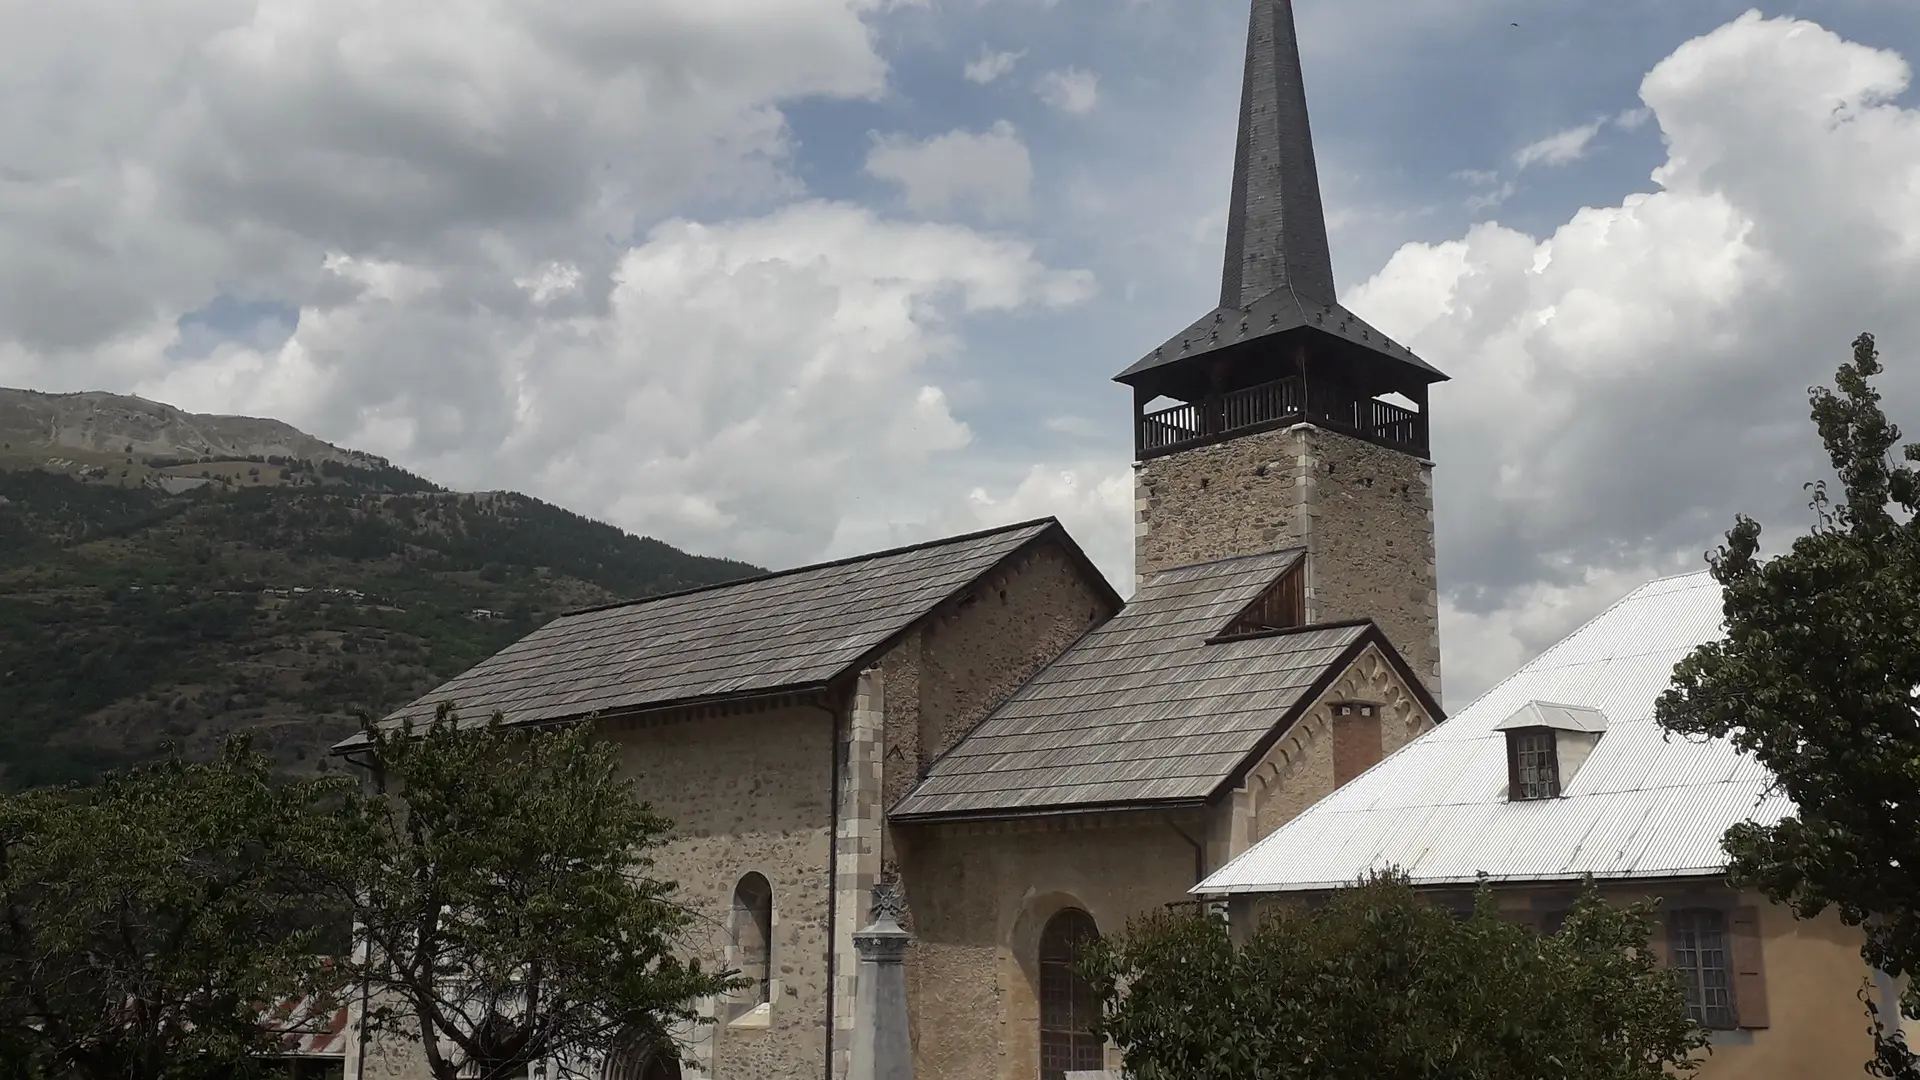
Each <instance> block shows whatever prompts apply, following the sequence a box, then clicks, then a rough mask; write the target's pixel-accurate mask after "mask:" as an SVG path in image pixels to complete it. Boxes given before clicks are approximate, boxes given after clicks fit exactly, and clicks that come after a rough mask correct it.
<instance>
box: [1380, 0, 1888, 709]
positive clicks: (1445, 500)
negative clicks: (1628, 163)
mask: <svg viewBox="0 0 1920 1080" xmlns="http://www.w3.org/2000/svg"><path fill="white" fill-rule="evenodd" d="M1908 80H1909V70H1908V67H1907V64H1906V63H1905V62H1904V61H1903V60H1902V59H1901V57H1899V56H1898V55H1896V54H1894V53H1892V52H1889V51H1885V50H1877V49H1873V48H1869V47H1867V46H1864V45H1860V44H1856V43H1852V42H1848V41H1845V40H1843V39H1841V38H1840V37H1839V36H1838V35H1835V34H1833V33H1831V32H1829V31H1827V30H1825V29H1822V28H1821V27H1819V26H1816V25H1814V24H1812V23H1809V22H1805V21H1801V20H1796V19H1785V18H1782V19H1768V18H1763V17H1761V16H1760V15H1758V14H1757V13H1756V14H1748V15H1746V16H1743V17H1741V18H1739V19H1737V20H1735V21H1733V22H1732V23H1729V24H1727V25H1725V26H1723V27H1721V28H1719V29H1717V30H1715V31H1713V32H1712V33H1709V34H1706V35H1704V36H1702V37H1700V38H1697V39H1695V40H1692V41H1689V42H1687V43H1685V44H1684V45H1682V46H1681V47H1680V48H1679V49H1677V50H1676V51H1675V52H1674V53H1673V54H1672V55H1671V56H1670V57H1668V58H1667V59H1666V60H1664V61H1662V62H1661V63H1660V64H1659V65H1657V66H1656V67H1655V68H1654V69H1653V70H1652V71H1651V72H1650V73H1649V74H1648V75H1647V76H1646V78H1645V80H1644V81H1643V83H1642V86H1641V97H1642V100H1643V101H1644V103H1645V105H1646V107H1647V109H1648V110H1649V111H1650V113H1651V118H1652V121H1653V122H1657V123H1658V124H1659V126H1660V130H1661V133H1662V134H1663V136H1664V137H1665V140H1666V142H1667V144H1668V148H1669V150H1668V158H1667V161H1666V162H1665V163H1664V164H1663V165H1661V167H1660V168H1659V169H1658V170H1656V171H1655V173H1654V174H1653V177H1652V179H1653V181H1654V185H1653V190H1651V191H1649V192H1644V193H1640V194H1635V195H1632V196H1629V197H1627V198H1626V199H1624V200H1623V201H1622V202H1621V203H1620V204H1619V205H1617V206H1606V207H1590V208H1586V209H1582V210H1581V211H1579V212H1578V213H1576V214H1575V215H1574V216H1573V217H1572V218H1571V219H1570V220H1569V221H1567V222H1566V223H1565V224H1564V225H1561V226H1560V227H1559V228H1558V229H1556V230H1555V231H1553V232H1552V233H1551V234H1550V235H1547V236H1543V237H1536V236H1531V235H1527V234H1524V233H1521V232H1519V231H1516V230H1514V229H1511V228H1507V227H1504V226H1501V225H1498V224H1493V223H1484V224H1481V225H1478V226H1475V227H1474V228H1473V229H1472V230H1471V231H1469V232H1468V233H1467V234H1466V235H1465V236H1463V237H1461V238H1459V239H1457V240H1451V241H1448V242H1445V243H1438V244H1410V245H1407V246H1406V247H1404V248H1402V249H1401V250H1400V251H1399V252H1398V253H1397V254H1396V255H1395V256H1394V257H1393V258H1392V259H1391V261H1390V262H1389V263H1388V264H1387V266H1386V267H1385V268H1384V269H1382V270H1381V271H1380V272H1379V273H1378V274H1377V275H1375V276H1374V277H1373V278H1372V279H1370V280H1368V281H1367V282H1365V283H1364V284H1362V285H1361V286H1360V287H1358V288H1357V289H1355V290H1353V292H1352V294H1351V296H1350V297H1349V301H1350V304H1351V306H1353V307H1354V308H1355V309H1356V310H1358V311H1360V312H1362V313H1363V314H1365V315H1366V316H1367V317H1368V318H1369V319H1370V320H1372V321H1375V322H1376V323H1377V324H1378V325H1379V326H1380V327H1381V328H1382V329H1383V330H1386V331H1387V332H1388V333H1390V334H1394V335H1395V336H1397V337H1399V338H1400V339H1401V340H1403V341H1407V342H1409V343H1410V344H1411V345H1413V346H1414V347H1415V348H1417V349H1418V350H1420V352H1421V353H1422V355H1425V356H1427V357H1429V358H1433V359H1435V360H1436V361H1437V362H1440V363H1441V365H1442V366H1443V367H1445V368H1447V369H1449V374H1451V375H1452V376H1453V377H1454V379H1455V382H1453V383H1451V384H1449V385H1445V386H1442V387H1440V388H1438V389H1437V390H1436V392H1435V400H1434V411H1435V424H1436V433H1435V449H1434V454H1435V458H1436V460H1438V461H1439V463H1440V467H1439V469H1438V472H1437V482H1438V485H1439V488H1438V491H1437V496H1436V497H1437V500H1438V516H1439V527H1440V530H1441V571H1442V575H1443V578H1444V580H1443V587H1444V588H1445V590H1446V592H1447V597H1448V599H1447V611H1446V613H1445V614H1446V618H1445V620H1444V629H1443V638H1444V649H1445V655H1446V667H1447V669H1448V673H1449V682H1450V687H1449V697H1450V698H1451V699H1454V701H1455V703H1456V704H1458V703H1459V702H1460V701H1461V700H1464V699H1462V698H1458V697H1456V696H1455V695H1457V694H1462V693H1471V692H1472V691H1475V690H1478V689H1480V688H1484V686H1486V685H1487V683H1488V682H1489V681H1491V680H1492V679H1493V678H1495V677H1497V676H1498V675H1500V674H1504V672H1505V671H1506V670H1508V669H1510V668H1511V666H1512V665H1513V664H1514V663H1515V662H1518V661H1519V660H1522V659H1525V657H1526V656H1529V655H1531V654H1532V652H1534V651H1536V650H1537V649H1538V647H1539V646H1541V645H1543V644H1545V643H1547V642H1549V641H1551V640H1553V639H1554V638H1556V637H1558V636H1559V635H1560V634H1562V633H1564V632H1565V631H1566V630H1568V629H1570V628H1571V627H1572V625H1574V624H1575V623H1577V622H1578V621H1580V620H1581V619H1583V618H1585V617H1586V616H1588V615H1591V614H1592V613H1593V612H1594V611H1595V610H1597V608H1598V607H1599V606H1600V605H1601V604H1602V603H1603V602H1605V601H1607V600H1610V599H1612V598H1615V597H1617V596H1619V595H1620V594H1621V593H1622V592H1624V591H1625V590H1626V588H1628V587H1629V586H1631V585H1632V584H1634V583H1636V582H1638V581H1641V580H1644V579H1645V578H1647V577H1650V576H1653V575H1655V574H1659V573H1668V572H1675V571H1681V570H1690V569H1698V568H1699V567H1700V566H1701V562H1700V556H1701V553H1702V552H1703V551H1704V550H1705V549H1707V548H1708V547H1709V546H1711V545H1712V544H1713V543H1714V542H1716V541H1717V540H1718V538H1719V534H1720V533H1721V532H1722V531H1723V530H1724V529H1725V527H1726V526H1727V525H1728V524H1730V522H1731V518H1732V515H1733V514H1734V513H1735V512H1736V511H1744V512H1747V513H1751V514H1754V515H1756V516H1758V517H1759V518H1760V519H1761V521H1762V522H1763V523H1765V524H1767V525H1768V526H1770V527H1771V528H1772V529H1774V530H1775V531H1776V533H1786V534H1791V533H1793V532H1795V531H1797V530H1798V529H1800V528H1803V527H1804V526H1805V525H1806V524H1808V515H1807V512H1806V509H1805V507H1804V505H1803V502H1804V500H1803V499H1802V495H1801V491H1800V484H1801V482H1802V481H1804V480H1808V479H1812V478H1814V477H1816V476H1819V475H1823V474H1824V472H1825V469H1826V465H1825V461H1824V458H1823V455H1822V454H1821V453H1820V450H1819V446H1818V443H1817V441H1816V439H1815V436H1814V433H1813V430H1812V427H1811V425H1810V424H1809V422H1808V420H1807V405H1806V398H1805V388H1806V387H1807V386H1808V385H1810V384H1813V383H1818V382H1825V381H1828V380H1830V379H1831V378H1832V375H1833V370H1834V368H1836V367H1837V366H1838V365H1839V364H1840V363H1841V362H1842V361H1844V360H1845V359H1846V357H1847V355H1848V344H1849V342H1850V340H1851V339H1852V337H1853V335H1854V334H1855V333H1857V332H1858V331H1860V330H1868V329H1870V330H1873V331H1875V332H1877V333H1878V334H1879V335H1881V339H1882V342H1883V346H1884V347H1885V348H1886V350H1887V351H1888V353H1889V355H1890V357H1891V358H1892V363H1891V366H1892V368H1893V370H1892V371H1891V372H1889V374H1888V376H1887V377H1886V379H1885V380H1884V389H1885V390H1886V393H1887V400H1888V404H1889V407H1890V408H1891V409H1892V410H1893V411H1894V412H1895V414H1896V418H1899V414H1901V413H1903V412H1904V413H1905V417H1904V418H1905V419H1906V420H1907V421H1908V424H1909V426H1912V425H1913V423H1915V421H1916V414H1920V367H1916V366H1915V365H1913V364H1910V363H1905V362H1903V361H1902V360H1900V359H1899V357H1901V356H1903V355H1904V356H1913V355H1915V354H1916V350H1920V314H1916V312H1915V309H1914V308H1913V306H1912V305H1911V303H1910V300H1909V298H1910V297H1911V296H1912V295H1913V294H1914V292H1915V291H1916V290H1917V289H1920V111H1916V110H1914V109H1909V108H1903V107H1901V106H1900V105H1899V104H1898V103H1897V100H1896V99H1897V98H1898V97H1899V95H1900V94H1901V93H1902V92H1903V91H1904V90H1905V89H1906V87H1907V85H1908ZM1776 542H1778V541H1777V540H1776Z"/></svg>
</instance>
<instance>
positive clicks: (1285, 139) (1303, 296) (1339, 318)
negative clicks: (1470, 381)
mask: <svg viewBox="0 0 1920 1080" xmlns="http://www.w3.org/2000/svg"><path fill="white" fill-rule="evenodd" d="M1303 327H1305V328H1308V329H1310V330H1315V331H1320V332H1324V333H1327V334H1330V335H1332V336H1334V337H1338V338H1342V339H1345V340H1346V341H1348V342H1351V343H1352V344H1354V345H1357V346H1359V347H1361V348H1363V349H1367V350H1370V351H1372V352H1375V353H1378V354H1380V355H1381V356H1384V357H1386V358H1388V359H1390V360H1394V361H1397V362H1398V363H1399V364H1400V365H1403V366H1404V368H1405V369H1409V370H1411V371H1412V372H1413V373H1414V374H1415V375H1416V377H1417V378H1419V379H1420V380H1421V381H1422V382H1438V381H1441V380H1444V379H1445V378H1446V376H1445V375H1443V374H1441V373H1440V371H1439V370H1438V369H1436V368H1434V367H1433V366H1432V365H1431V364H1428V363H1427V362H1426V361H1424V360H1422V359H1420V358H1419V357H1418V356H1415V355H1414V354H1413V352H1412V351H1410V350H1409V349H1407V347H1406V346H1404V345H1398V344H1396V343H1394V342H1392V341H1390V340H1388V338H1387V336H1386V335H1385V334H1382V333H1381V332H1380V331H1378V330H1375V329H1374V328H1373V327H1371V326H1368V325H1367V324H1366V323H1365V322H1363V321H1361V320H1360V319H1359V318H1358V317H1356V316H1355V315H1354V314H1353V313H1352V312H1350V311H1348V310H1347V309H1346V308H1344V307H1341V306H1340V302H1339V299H1338V298H1337V297H1336V296H1335V293H1334V285H1333V254H1332V251H1331V249H1330V247H1329V245H1328V243H1327V219H1326V212H1325V210H1324V208H1323V207H1322V205H1321V201H1320V172H1319V166H1318V165H1317V164H1316V163H1315V161H1314V152H1313V130H1312V125H1311V123H1310V122H1309V120H1308V115H1307V88H1306V79H1305V77H1304V76H1303V75H1302V73H1301V70H1300V44H1299V40H1298V36H1297V34H1296V32H1295V29H1294V18H1293V4H1292V2H1291V0H1252V8H1251V11H1250V12H1249V15H1248V20H1247V55H1246V67H1245V69H1244V72H1243V76H1242V82H1241V87H1240V126H1239V136H1238V140H1237V142H1236V145H1235V151H1234V160H1233V190H1232V195H1231V197H1230V200H1229V202H1228V210H1227V243H1226V253H1225V259H1224V262H1223V265H1222V267H1221V274H1220V306H1219V307H1218V308H1216V309H1214V310H1213V311H1210V312H1208V313H1207V314H1206V315H1204V316H1202V317H1201V318H1200V320H1199V321H1198V322H1196V323H1194V324H1193V325H1192V326H1190V327H1188V328H1187V329H1186V330H1184V331H1182V332H1180V333H1178V334H1175V335H1174V336H1173V337H1171V338H1168V339H1167V341H1166V343H1165V344H1163V345H1161V346H1160V347H1159V348H1157V349H1155V350H1153V352H1151V353H1148V354H1147V355H1146V356H1145V357H1142V358H1141V359H1140V361H1139V362H1137V363H1135V364H1134V365H1133V366H1132V367H1129V368H1127V370H1125V371H1123V372H1121V373H1120V374H1119V375H1116V376H1115V377H1114V378H1115V380H1116V381H1118V382H1129V381H1131V380H1133V379H1134V378H1135V377H1137V376H1139V375H1140V374H1142V373H1143V372H1147V371H1151V370H1153V369H1154V368H1158V367H1161V366H1163V365H1166V364H1172V363H1176V362H1178V361H1180V360H1182V359H1185V358H1187V357H1191V356H1198V355H1200V354H1202V353H1206V352H1211V351H1213V350H1215V349H1223V348H1227V347H1228V346H1231V345H1235V344H1238V343H1240V342H1244V341H1251V340H1254V339H1255V338H1260V337H1266V336H1268V335H1272V334H1279V333H1283V332H1285V331H1288V330H1298V329H1301V328H1303Z"/></svg>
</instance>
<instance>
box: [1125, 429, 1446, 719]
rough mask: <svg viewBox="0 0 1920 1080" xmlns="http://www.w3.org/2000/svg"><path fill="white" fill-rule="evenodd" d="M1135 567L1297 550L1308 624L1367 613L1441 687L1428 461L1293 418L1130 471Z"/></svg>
mask: <svg viewBox="0 0 1920 1080" xmlns="http://www.w3.org/2000/svg"><path fill="white" fill-rule="evenodd" d="M1134 481H1135V492H1134V572H1135V574H1136V575H1139V576H1145V575H1148V574H1152V573H1155V572H1157V571H1160V570H1165V569H1169V568H1171V567H1175V566H1188V565H1192V564H1194V563H1202V562H1211V561H1213V560H1216V559H1225V558H1232V557H1234V556H1239V555H1253V554H1258V553H1261V552H1266V551H1274V550H1277V549H1279V548H1286V547H1304V548H1306V549H1307V614H1308V618H1309V619H1310V620H1311V621H1313V622H1322V623H1324V622H1339V621H1342V620H1346V619H1358V618H1372V619H1373V620H1374V621H1376V622H1378V623H1379V624H1380V627H1381V629H1382V630H1384V631H1386V634H1387V638H1388V640H1390V641H1392V642H1393V644H1394V647H1395V648H1396V649H1398V650H1399V651H1400V654H1401V655H1402V656H1403V657H1405V658H1406V661H1407V663H1408V665H1409V666H1411V667H1412V668H1413V670H1414V671H1415V672H1416V673H1417V674H1418V675H1419V676H1420V677H1421V679H1422V680H1423V681H1424V682H1425V683H1426V684H1427V689H1428V691H1429V692H1431V693H1432V694H1434V696H1436V697H1438V696H1439V694H1440V595H1439V591H1438V589H1439V582H1438V575H1437V572H1436V568H1435V562H1434V543H1433V463H1432V462H1429V461H1424V460H1421V459H1419V458H1416V457H1413V456H1411V455H1408V454H1404V453H1401V452H1399V451H1396V450H1389V449H1386V448H1384V447H1379V446H1375V445H1373V444H1372V443H1368V442H1363V441H1361V440H1359V439H1354V438H1350V437H1348V436H1346V435H1341V434H1339V433H1337V432H1332V431H1327V430H1324V429H1322V428H1317V427H1314V426H1313V425H1311V424H1296V425H1294V426H1293V427H1290V428H1285V429H1282V430H1279V431H1269V432H1263V433H1260V434H1255V435H1246V436H1241V437H1239V438H1234V439H1229V440H1227V441H1225V442H1220V443H1215V444H1213V445H1211V446H1203V447H1197V448H1195V449H1192V450H1183V451H1179V452H1176V453H1172V454H1167V455H1165V456H1164V457H1157V458H1152V459H1150V460H1148V461H1144V462H1141V463H1140V464H1139V465H1137V466H1135V478H1134Z"/></svg>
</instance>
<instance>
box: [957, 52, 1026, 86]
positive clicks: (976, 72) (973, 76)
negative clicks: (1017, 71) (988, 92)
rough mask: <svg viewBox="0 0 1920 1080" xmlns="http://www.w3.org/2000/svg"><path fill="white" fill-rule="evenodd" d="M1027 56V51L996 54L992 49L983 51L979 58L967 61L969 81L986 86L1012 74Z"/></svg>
mask: <svg viewBox="0 0 1920 1080" xmlns="http://www.w3.org/2000/svg"><path fill="white" fill-rule="evenodd" d="M1026 55H1027V51H1026V50H1025V49H1021V50H1020V51H1019V52H1005V51H1001V52H995V51H993V50H992V49H982V50H981V52H980V55H979V57H978V58H976V59H973V60H969V61H967V67H966V76H967V80H968V81H969V82H976V83H979V84H980V85H982V86H985V85H987V84H988V83H991V82H994V81H996V80H998V79H1000V78H1001V77H1003V76H1005V75H1008V74H1011V73H1012V71H1013V66H1014V65H1015V64H1017V63H1019V62H1020V59H1021V58H1022V57H1024V56H1026Z"/></svg>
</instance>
